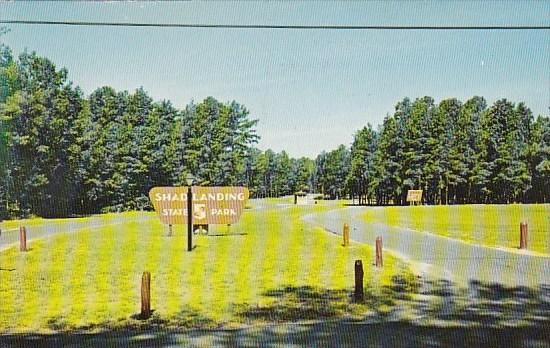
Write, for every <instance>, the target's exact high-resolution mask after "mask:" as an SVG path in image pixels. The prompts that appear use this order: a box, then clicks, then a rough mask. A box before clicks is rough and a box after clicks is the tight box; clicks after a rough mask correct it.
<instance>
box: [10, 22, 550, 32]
mask: <svg viewBox="0 0 550 348" xmlns="http://www.w3.org/2000/svg"><path fill="white" fill-rule="evenodd" d="M0 24H23V25H68V26H103V27H105V26H108V27H153V28H221V29H291V30H550V26H542V25H508V26H507V25H481V26H480V25H472V26H468V25H456V26H455V25H272V24H265V25H264V24H185V23H136V22H88V21H38V20H0Z"/></svg>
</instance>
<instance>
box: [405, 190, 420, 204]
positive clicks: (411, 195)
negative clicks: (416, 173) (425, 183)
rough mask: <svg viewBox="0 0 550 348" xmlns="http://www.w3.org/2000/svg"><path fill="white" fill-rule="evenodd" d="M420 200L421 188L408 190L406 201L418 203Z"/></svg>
mask: <svg viewBox="0 0 550 348" xmlns="http://www.w3.org/2000/svg"><path fill="white" fill-rule="evenodd" d="M421 201H422V190H408V191H407V202H413V203H418V202H421Z"/></svg>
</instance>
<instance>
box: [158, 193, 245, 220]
mask: <svg viewBox="0 0 550 348" xmlns="http://www.w3.org/2000/svg"><path fill="white" fill-rule="evenodd" d="M191 192H192V193H193V220H192V223H193V224H195V225H199V224H234V223H236V222H237V221H239V218H240V217H241V214H242V212H243V210H244V207H245V204H246V202H247V201H248V196H249V193H248V189H247V188H246V187H238V186H224V187H201V186H193V187H192V189H191ZM149 198H150V199H151V202H152V203H153V207H154V208H155V211H156V212H157V214H158V215H159V218H160V221H161V222H162V223H164V224H167V225H184V224H186V223H187V187H154V188H152V189H151V191H149Z"/></svg>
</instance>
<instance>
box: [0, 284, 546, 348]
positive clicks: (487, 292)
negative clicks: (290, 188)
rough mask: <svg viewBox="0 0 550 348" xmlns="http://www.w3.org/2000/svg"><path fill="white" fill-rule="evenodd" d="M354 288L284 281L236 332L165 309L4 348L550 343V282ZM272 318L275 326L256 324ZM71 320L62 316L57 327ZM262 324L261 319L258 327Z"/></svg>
mask: <svg viewBox="0 0 550 348" xmlns="http://www.w3.org/2000/svg"><path fill="white" fill-rule="evenodd" d="M352 295H353V291H352V289H351V288H349V289H338V290H334V289H322V288H317V287H311V286H283V287H279V288H275V289H270V290H267V291H265V292H264V293H263V294H262V296H263V297H264V298H265V300H266V301H261V302H259V303H268V304H265V305H261V304H248V305H239V306H236V307H235V308H234V310H235V312H236V313H237V314H238V316H239V318H241V319H242V323H241V324H244V327H241V328H238V329H230V328H227V327H218V325H219V324H218V323H216V322H215V321H213V320H211V319H210V318H207V317H204V316H203V315H202V314H201V313H200V312H198V311H195V310H193V309H191V308H189V309H186V310H183V311H182V312H181V313H178V315H176V316H175V317H172V318H162V317H160V316H159V315H158V314H157V313H155V314H154V315H153V316H152V317H151V318H150V319H149V320H146V321H142V322H139V323H137V324H135V323H134V326H132V325H128V326H125V327H110V326H109V325H108V324H102V325H98V326H95V327H81V328H76V329H72V330H64V329H63V328H62V325H61V326H60V327H59V329H58V331H59V332H57V333H54V334H51V335H46V334H44V335H37V334H30V335H24V334H4V335H1V334H0V343H1V344H0V346H2V347H20V346H24V347H27V346H30V347H58V346H64V347H80V346H83V345H88V346H97V345H107V346H125V347H134V346H136V347H138V346H140V347H141V346H155V347H168V346H182V345H183V346H187V347H199V346H232V347H258V346H262V347H278V346H283V345H287V346H304V347H312V346H319V347H331V346H338V347H358V346H373V347H417V346H419V347H449V346H454V347H465V346H480V347H526V346H528V347H550V334H549V333H550V284H540V285H538V286H536V287H523V286H518V287H507V286H504V285H502V284H498V283H484V282H480V281H471V282H470V283H469V284H467V286H459V285H457V284H455V283H453V282H451V281H449V280H446V279H435V280H423V281H421V282H420V281H418V282H414V281H410V279H402V278H400V277H399V276H396V277H394V278H393V279H392V281H391V283H390V284H389V285H386V286H381V287H372V286H366V288H365V300H364V301H363V302H361V303H354V301H353V298H352ZM258 323H263V324H265V325H256V324H258ZM58 324H62V322H61V323H59V322H56V321H55V320H52V329H55V325H58ZM250 324H252V325H250Z"/></svg>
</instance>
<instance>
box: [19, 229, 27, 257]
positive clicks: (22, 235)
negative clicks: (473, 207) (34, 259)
mask: <svg viewBox="0 0 550 348" xmlns="http://www.w3.org/2000/svg"><path fill="white" fill-rule="evenodd" d="M19 251H27V229H26V228H25V226H21V227H19Z"/></svg>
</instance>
